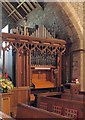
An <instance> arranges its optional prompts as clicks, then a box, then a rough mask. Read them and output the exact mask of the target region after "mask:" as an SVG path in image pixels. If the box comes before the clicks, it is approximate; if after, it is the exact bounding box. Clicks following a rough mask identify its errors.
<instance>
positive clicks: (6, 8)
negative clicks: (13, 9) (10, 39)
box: [2, 4, 17, 21]
mask: <svg viewBox="0 0 85 120" xmlns="http://www.w3.org/2000/svg"><path fill="white" fill-rule="evenodd" d="M2 7H3V8H4V9H5V10H6V11H8V14H9V13H10V11H9V10H8V9H7V8H6V6H5V5H3V4H2ZM12 18H13V19H14V20H15V21H17V19H16V18H15V17H14V16H13V15H12Z"/></svg>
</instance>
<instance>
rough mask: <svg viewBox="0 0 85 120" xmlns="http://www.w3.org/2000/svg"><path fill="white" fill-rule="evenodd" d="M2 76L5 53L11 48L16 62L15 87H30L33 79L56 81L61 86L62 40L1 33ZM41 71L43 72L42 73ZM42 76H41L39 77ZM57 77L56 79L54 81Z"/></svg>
mask: <svg viewBox="0 0 85 120" xmlns="http://www.w3.org/2000/svg"><path fill="white" fill-rule="evenodd" d="M2 42H5V43H6V46H5V47H2V50H3V76H4V75H5V52H6V50H7V49H9V48H10V46H12V51H13V54H14V56H16V57H14V58H15V61H16V64H15V71H16V75H14V76H16V77H15V79H16V87H20V86H31V85H32V80H34V79H45V80H50V81H53V79H55V80H57V82H54V83H56V84H55V86H60V85H61V65H62V64H61V59H62V54H63V53H64V51H65V44H66V42H65V41H64V40H60V39H54V38H37V37H30V36H25V35H19V34H8V33H2ZM42 70H43V71H42ZM40 74H42V75H40ZM56 77H57V79H56Z"/></svg>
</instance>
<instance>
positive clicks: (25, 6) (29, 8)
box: [23, 3, 31, 12]
mask: <svg viewBox="0 0 85 120" xmlns="http://www.w3.org/2000/svg"><path fill="white" fill-rule="evenodd" d="M23 5H24V7H25V8H26V9H27V10H28V12H31V10H30V8H29V7H28V6H27V5H26V3H23Z"/></svg>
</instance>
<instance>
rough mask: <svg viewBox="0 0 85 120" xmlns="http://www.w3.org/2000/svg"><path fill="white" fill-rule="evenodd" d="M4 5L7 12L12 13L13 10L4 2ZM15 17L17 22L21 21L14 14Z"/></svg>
mask: <svg viewBox="0 0 85 120" xmlns="http://www.w3.org/2000/svg"><path fill="white" fill-rule="evenodd" d="M3 5H5V7H6V8H7V12H8V11H9V13H10V12H12V9H11V8H10V7H9V6H8V4H7V2H4V3H3ZM14 16H15V18H16V19H17V20H19V18H18V17H17V16H16V14H15V13H14Z"/></svg>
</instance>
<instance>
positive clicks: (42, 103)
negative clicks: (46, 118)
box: [37, 94, 85, 119]
mask: <svg viewBox="0 0 85 120" xmlns="http://www.w3.org/2000/svg"><path fill="white" fill-rule="evenodd" d="M37 107H39V108H42V109H45V110H47V111H50V112H55V113H57V114H60V115H63V116H67V117H69V118H76V119H78V118H85V117H84V114H85V103H84V102H83V101H76V100H72V99H66V98H65V99H63V98H55V97H54V98H53V97H48V96H45V95H40V94H39V95H38V101H37Z"/></svg>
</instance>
